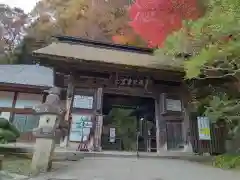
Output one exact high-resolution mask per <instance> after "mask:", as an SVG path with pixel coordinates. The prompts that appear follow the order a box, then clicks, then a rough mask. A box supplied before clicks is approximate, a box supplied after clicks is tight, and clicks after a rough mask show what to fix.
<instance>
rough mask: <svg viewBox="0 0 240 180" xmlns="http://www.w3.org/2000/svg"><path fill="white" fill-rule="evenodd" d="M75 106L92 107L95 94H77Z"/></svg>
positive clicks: (74, 101)
mask: <svg viewBox="0 0 240 180" xmlns="http://www.w3.org/2000/svg"><path fill="white" fill-rule="evenodd" d="M73 107H74V108H82V109H92V108H93V96H82V95H75V96H74V100H73Z"/></svg>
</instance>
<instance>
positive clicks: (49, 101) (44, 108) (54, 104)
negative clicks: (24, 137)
mask: <svg viewBox="0 0 240 180" xmlns="http://www.w3.org/2000/svg"><path fill="white" fill-rule="evenodd" d="M59 95H60V90H59V89H58V88H56V87H54V88H51V89H50V91H49V95H48V96H47V98H46V102H45V103H44V104H41V105H38V106H36V107H34V110H35V113H36V115H40V120H39V126H38V128H36V129H34V131H33V134H34V135H35V137H36V144H35V150H34V154H33V158H32V165H31V170H32V173H33V174H38V173H40V172H46V171H48V170H49V169H50V168H51V164H52V159H51V158H52V155H53V152H54V149H55V139H56V134H58V133H57V129H58V126H59V123H60V120H61V119H62V118H61V117H62V116H63V113H64V110H63V108H62V107H61V106H60V98H59Z"/></svg>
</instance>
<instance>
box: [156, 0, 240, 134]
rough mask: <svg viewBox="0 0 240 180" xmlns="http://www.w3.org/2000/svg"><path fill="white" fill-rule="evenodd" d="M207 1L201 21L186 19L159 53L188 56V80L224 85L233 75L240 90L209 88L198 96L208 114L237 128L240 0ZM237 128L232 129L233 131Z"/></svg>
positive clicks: (182, 63)
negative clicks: (234, 91)
mask: <svg viewBox="0 0 240 180" xmlns="http://www.w3.org/2000/svg"><path fill="white" fill-rule="evenodd" d="M203 2H204V7H205V14H204V15H203V16H202V17H201V18H199V19H198V20H195V21H185V22H183V23H184V26H183V28H182V29H180V30H179V31H177V32H174V33H173V34H172V35H170V36H169V37H168V38H167V40H166V42H165V44H164V48H163V49H161V50H158V52H161V53H162V52H164V53H166V54H167V55H169V56H176V55H183V57H185V59H184V61H181V63H180V64H181V65H182V67H183V68H184V70H185V72H186V79H188V80H194V79H198V80H200V79H203V80H208V79H212V82H214V80H216V79H219V80H220V83H222V84H221V86H224V84H225V82H226V79H227V78H231V80H232V83H231V88H234V89H236V90H237V93H236V94H235V95H233V94H231V93H230V92H229V91H228V90H226V89H225V92H224V91H223V92H221V93H220V92H219V91H217V90H216V88H208V87H207V88H208V94H206V95H205V96H204V97H201V98H199V99H198V106H199V107H200V106H204V108H203V110H204V114H205V115H207V116H209V117H210V119H211V120H212V121H213V122H216V121H219V120H224V121H226V122H227V123H228V124H229V127H230V126H233V127H236V126H237V124H239V123H233V122H239V121H240V115H239V112H240V105H239V104H240V99H239V96H238V93H239V90H240V82H239V80H240V79H239V78H240V76H239V75H240V74H239V72H240V70H239V69H240V51H239V48H240V9H239V5H240V1H239V0H205V1H203ZM158 52H157V53H158ZM176 61H179V60H178V59H176ZM212 82H210V84H211V83H212ZM212 87H213V86H212ZM202 88H203V87H202ZM211 91H212V92H211ZM198 95H199V92H198ZM233 129H235V128H229V132H230V133H231V131H232V130H233ZM235 130H236V129H235ZM235 130H234V131H235Z"/></svg>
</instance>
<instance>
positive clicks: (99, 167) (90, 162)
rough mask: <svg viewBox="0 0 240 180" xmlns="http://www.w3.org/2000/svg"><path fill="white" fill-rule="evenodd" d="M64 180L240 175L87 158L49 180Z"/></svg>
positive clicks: (187, 165)
mask: <svg viewBox="0 0 240 180" xmlns="http://www.w3.org/2000/svg"><path fill="white" fill-rule="evenodd" d="M50 178H54V179H61V180H63V179H64V180H72V179H74V180H193V179H194V180H203V179H204V180H228V179H230V180H239V178H240V173H238V172H232V171H225V170H221V169H216V168H212V167H209V166H205V165H201V164H198V163H193V162H188V161H183V160H170V159H150V158H149V159H147V158H143V159H136V158H129V157H128V158H122V157H121V158H119V157H111V158H110V157H88V158H84V159H83V160H80V161H78V162H73V163H72V165H71V166H69V167H68V168H65V169H62V170H61V171H57V172H54V173H51V175H47V176H45V177H39V178H35V179H34V180H46V179H50Z"/></svg>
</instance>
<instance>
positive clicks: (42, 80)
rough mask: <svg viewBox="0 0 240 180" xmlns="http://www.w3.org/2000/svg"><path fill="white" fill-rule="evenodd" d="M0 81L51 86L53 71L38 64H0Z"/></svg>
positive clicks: (52, 83) (52, 84)
mask: <svg viewBox="0 0 240 180" xmlns="http://www.w3.org/2000/svg"><path fill="white" fill-rule="evenodd" d="M0 83H10V84H20V85H31V86H43V87H52V86H54V72H53V69H51V68H48V67H44V66H40V65H0Z"/></svg>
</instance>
